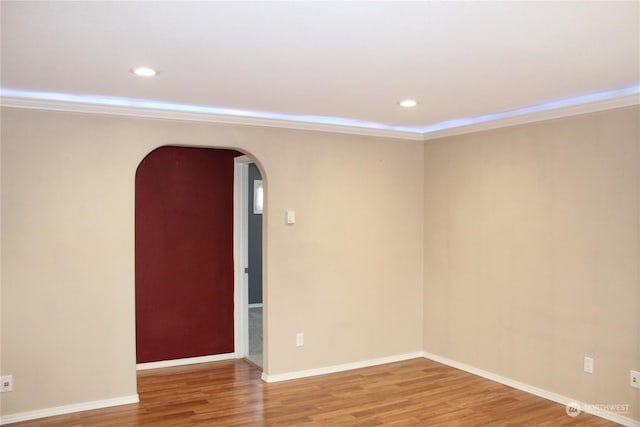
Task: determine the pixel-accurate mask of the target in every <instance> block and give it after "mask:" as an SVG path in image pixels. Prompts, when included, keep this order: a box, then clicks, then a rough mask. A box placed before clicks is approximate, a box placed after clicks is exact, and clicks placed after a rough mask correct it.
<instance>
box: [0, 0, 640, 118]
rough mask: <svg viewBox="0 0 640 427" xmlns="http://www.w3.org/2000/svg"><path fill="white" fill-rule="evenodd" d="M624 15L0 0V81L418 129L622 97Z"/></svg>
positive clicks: (566, 10) (632, 43)
mask: <svg viewBox="0 0 640 427" xmlns="http://www.w3.org/2000/svg"><path fill="white" fill-rule="evenodd" d="M639 5H640V3H639V2H638V1H631V2H619V1H609V2H606V1H603V2H582V1H567V2H391V1H389V2H181V1H173V2H116V1H106V2H97V1H84V2H59V1H50V2H28V1H19V2H14V1H4V0H3V1H2V3H1V10H0V12H1V19H2V33H1V35H2V46H1V48H2V50H1V53H2V74H1V82H2V88H3V89H20V90H28V91H48V92H59V93H68V94H93V95H107V96H116V97H126V98H136V99H145V100H157V101H168V102H173V103H180V104H190V105H203V106H214V107H228V108H236V109H243V110H252V111H261V112H274V113H283V114H296V115H316V116H330V117H340V118H348V119H356V120H363V121H369V122H375V123H380V124H385V125H402V126H426V125H432V124H436V123H440V122H443V121H447V120H453V119H460V118H468V117H475V116H479V115H485V114H490V113H495V112H500V111H505V110H511V109H514V108H519V107H523V106H530V105H535V104H540V103H545V102H548V101H552V100H557V99H563V98H567V97H574V96H578V95H583V94H588V93H593V92H599V91H606V90H610V89H616V88H621V87H626V86H630V85H638V83H639V82H640V7H639ZM139 65H146V66H150V67H152V68H155V69H157V70H159V72H160V74H159V75H158V76H156V77H154V78H152V79H148V80H145V79H142V78H140V77H136V76H134V75H132V74H131V73H130V72H129V70H130V69H131V68H132V67H135V66H139ZM406 97H411V98H414V99H417V100H418V101H419V105H418V106H417V107H416V108H414V109H412V110H405V109H402V108H400V107H399V106H398V105H397V102H398V101H399V100H401V99H403V98H406Z"/></svg>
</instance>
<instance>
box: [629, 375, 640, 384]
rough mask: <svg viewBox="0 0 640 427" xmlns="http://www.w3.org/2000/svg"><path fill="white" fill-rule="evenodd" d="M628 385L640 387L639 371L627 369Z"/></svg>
mask: <svg viewBox="0 0 640 427" xmlns="http://www.w3.org/2000/svg"><path fill="white" fill-rule="evenodd" d="M629 373H630V375H629V385H630V386H631V387H633V388H640V371H629Z"/></svg>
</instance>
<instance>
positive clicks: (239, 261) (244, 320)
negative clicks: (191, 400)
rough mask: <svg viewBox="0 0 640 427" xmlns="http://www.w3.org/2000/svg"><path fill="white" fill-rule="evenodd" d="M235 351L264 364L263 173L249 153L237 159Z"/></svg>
mask: <svg viewBox="0 0 640 427" xmlns="http://www.w3.org/2000/svg"><path fill="white" fill-rule="evenodd" d="M234 182H235V197H236V198H235V205H234V206H235V207H234V209H235V214H234V218H235V227H236V230H235V232H236V238H235V246H236V253H235V257H236V292H237V295H236V297H237V298H236V305H237V308H238V311H237V314H238V317H237V328H236V351H237V353H238V357H242V358H245V359H247V360H248V361H249V362H251V363H252V364H254V365H256V366H257V367H258V368H260V369H262V368H263V366H264V351H263V349H264V322H263V318H264V317H263V310H264V301H263V286H262V282H263V281H262V271H263V268H262V259H263V256H262V235H263V231H262V227H263V209H264V186H263V181H262V174H261V172H260V170H259V169H258V167H257V165H256V164H255V163H254V162H253V160H252V159H251V158H250V157H248V156H242V157H237V158H236V159H235V181H234Z"/></svg>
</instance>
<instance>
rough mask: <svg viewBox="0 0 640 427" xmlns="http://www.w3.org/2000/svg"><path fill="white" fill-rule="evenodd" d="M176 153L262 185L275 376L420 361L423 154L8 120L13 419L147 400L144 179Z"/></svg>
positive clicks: (25, 114)
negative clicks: (140, 383) (143, 392)
mask: <svg viewBox="0 0 640 427" xmlns="http://www.w3.org/2000/svg"><path fill="white" fill-rule="evenodd" d="M168 144H177V145H192V146H204V147H229V148H239V149H241V150H243V151H246V152H248V153H251V154H252V155H254V156H255V158H257V159H258V161H259V163H260V165H261V167H262V170H263V172H264V173H265V180H266V190H267V205H266V208H267V212H266V215H265V221H266V234H267V243H266V253H265V268H266V276H265V292H266V295H265V297H266V298H265V302H266V304H267V310H268V313H267V318H268V322H267V339H268V354H267V355H266V359H267V361H266V363H267V365H266V372H267V373H268V374H270V375H277V374H281V373H287V372H292V371H296V370H303V369H312V368H320V367H326V366H331V365H336V364H342V363H348V362H356V361H361V360H367V359H372V358H377V357H384V356H391V355H398V354H404V353H410V352H415V351H420V350H421V348H422V303H421V301H422V287H423V282H422V279H423V271H422V264H423V259H422V247H423V230H422V227H423V222H424V221H423V217H424V212H423V210H422V201H423V160H422V158H423V145H422V143H420V142H409V141H401V140H392V139H383V138H373V137H361V136H348V135H341V134H331V133H322V132H304V131H293V130H282V129H270V128H251V127H241V126H230V125H216V124H202V123H195V122H177V121H164V120H152V119H148V120H146V119H127V118H117V117H106V116H95V115H80V114H67V113H53V112H43V111H28V110H13V109H4V110H3V111H2V307H1V308H2V317H1V322H2V345H1V347H2V349H1V357H2V359H1V361H2V374H3V375H4V374H13V375H14V382H15V386H14V387H15V389H14V391H13V392H11V393H5V394H3V395H2V414H3V415H7V414H15V413H20V412H24V411H31V410H37V409H45V408H50V407H55V406H60V405H67V404H75V403H81V402H87V401H94V400H101V399H109V398H116V397H120V396H127V395H132V394H135V393H136V383H135V336H134V333H135V328H134V228H133V227H134V174H135V170H136V167H137V165H138V163H139V162H140V160H142V158H143V157H144V156H145V155H146V154H147V153H148V152H150V151H151V150H153V149H154V148H156V147H158V146H162V145H168ZM286 209H295V210H296V213H297V218H296V219H297V223H296V224H295V225H294V226H285V224H284V212H285V210H286ZM296 332H304V333H305V346H304V347H302V348H298V347H295V333H296Z"/></svg>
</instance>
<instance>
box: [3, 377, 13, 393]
mask: <svg viewBox="0 0 640 427" xmlns="http://www.w3.org/2000/svg"><path fill="white" fill-rule="evenodd" d="M7 391H13V376H12V375H4V376H2V377H0V393H4V392H7Z"/></svg>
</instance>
